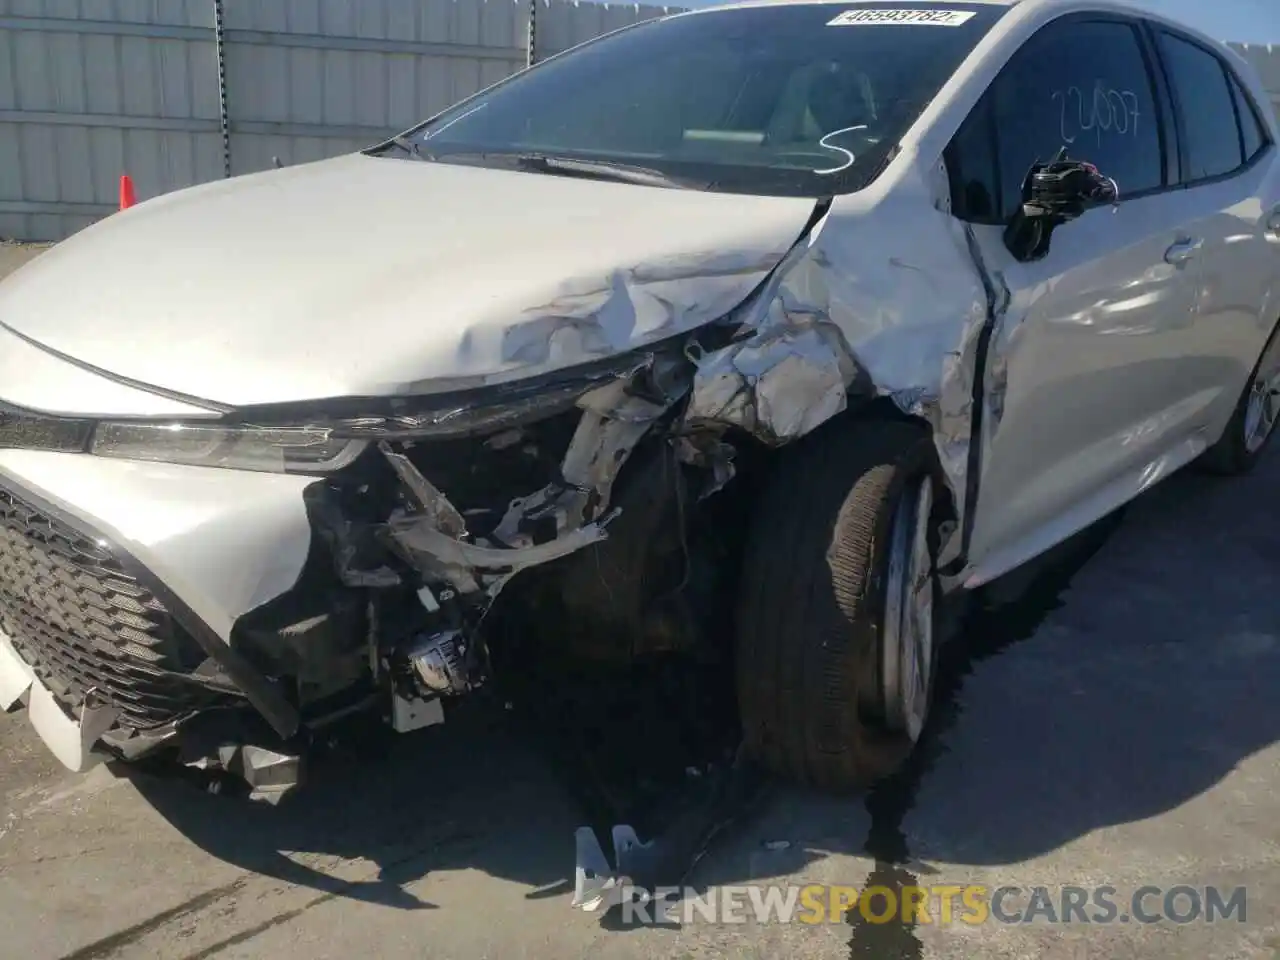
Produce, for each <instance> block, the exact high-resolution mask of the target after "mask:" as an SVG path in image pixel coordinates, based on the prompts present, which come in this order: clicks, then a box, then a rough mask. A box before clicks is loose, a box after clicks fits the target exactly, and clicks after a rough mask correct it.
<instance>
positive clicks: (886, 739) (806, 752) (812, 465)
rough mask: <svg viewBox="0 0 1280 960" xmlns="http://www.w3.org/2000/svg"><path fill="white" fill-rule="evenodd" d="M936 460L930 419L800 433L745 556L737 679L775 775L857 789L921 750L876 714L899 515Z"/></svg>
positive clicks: (852, 423) (772, 483) (751, 737)
mask: <svg viewBox="0 0 1280 960" xmlns="http://www.w3.org/2000/svg"><path fill="white" fill-rule="evenodd" d="M934 463H936V458H935V454H934V449H933V443H932V440H931V439H930V437H929V435H928V433H927V431H926V430H925V429H923V428H922V427H921V426H920V425H918V424H915V423H912V422H910V421H895V420H887V419H880V418H875V419H864V420H857V419H851V420H849V421H844V422H841V423H838V424H833V425H831V429H826V428H824V429H822V430H819V431H817V433H815V434H813V435H811V436H810V437H807V438H805V439H803V440H802V441H800V442H799V443H797V444H796V446H795V447H794V448H792V449H791V450H789V451H787V452H786V453H784V454H783V457H782V460H781V462H780V463H779V464H778V466H777V468H776V469H775V471H774V473H773V475H772V476H771V477H770V478H769V481H768V482H767V484H766V485H765V488H764V490H763V493H762V496H761V497H760V499H759V501H758V503H757V507H756V511H755V515H754V517H753V520H752V527H751V530H750V531H749V533H748V542H747V548H746V553H745V557H744V567H743V579H742V585H741V592H740V598H739V605H738V612H737V614H738V648H737V654H738V656H737V688H738V699H739V709H740V712H741V717H742V723H743V733H744V739H745V743H746V746H747V749H748V750H749V751H750V753H751V754H752V755H753V756H754V757H755V758H756V759H757V761H758V762H760V763H761V764H762V765H764V766H765V767H767V768H768V769H770V770H771V771H772V772H774V773H776V774H779V775H781V776H784V777H786V778H788V779H790V780H793V781H797V782H799V783H802V784H807V785H812V786H817V787H821V788H824V789H832V790H845V789H856V788H858V787H862V786H865V785H867V784H869V783H872V782H874V781H875V780H878V779H881V778H882V777H884V776H887V775H888V774H889V773H891V772H893V771H894V770H895V769H897V767H898V766H900V765H901V763H902V761H903V760H904V759H905V758H906V756H907V754H908V753H909V752H910V750H911V743H910V741H909V740H908V739H907V738H906V737H905V736H902V735H897V734H891V733H888V732H886V731H884V729H883V728H882V727H880V726H878V725H877V724H876V722H875V720H874V717H868V713H874V712H875V711H876V710H878V708H879V706H880V704H879V695H878V684H877V682H876V680H875V677H876V676H878V657H879V637H880V622H881V619H882V617H883V611H884V571H885V565H886V562H887V557H888V546H889V536H890V531H891V529H892V522H893V517H894V513H895V510H896V507H897V503H898V500H899V498H900V496H901V495H902V493H903V492H904V490H905V489H906V488H907V485H908V483H909V482H911V481H914V480H916V479H918V478H919V477H921V476H922V475H928V473H929V471H930V470H931V468H932V465H933V464H934ZM872 691H876V692H875V693H872ZM870 697H873V698H874V703H871V704H868V703H867V702H866V701H867V699H868V698H870ZM868 708H870V710H869V709H868Z"/></svg>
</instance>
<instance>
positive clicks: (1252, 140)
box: [1231, 76, 1267, 163]
mask: <svg viewBox="0 0 1280 960" xmlns="http://www.w3.org/2000/svg"><path fill="white" fill-rule="evenodd" d="M1231 93H1232V94H1233V95H1234V96H1235V98H1236V109H1237V111H1238V112H1239V115H1240V133H1241V135H1242V136H1243V139H1244V162H1245V163H1248V162H1249V161H1250V160H1252V159H1253V158H1254V157H1256V156H1257V155H1258V154H1259V152H1261V150H1262V148H1263V146H1265V145H1266V142H1267V138H1266V135H1265V134H1264V133H1263V132H1262V123H1261V121H1259V120H1258V112H1257V111H1256V110H1255V109H1254V107H1253V101H1252V100H1251V99H1250V98H1249V95H1248V94H1247V93H1245V92H1244V87H1242V86H1241V85H1240V79H1239V78H1238V77H1235V76H1232V77H1231Z"/></svg>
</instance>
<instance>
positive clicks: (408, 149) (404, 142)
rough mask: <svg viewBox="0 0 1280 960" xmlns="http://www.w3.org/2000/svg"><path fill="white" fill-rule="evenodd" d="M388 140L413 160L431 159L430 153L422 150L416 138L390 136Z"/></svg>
mask: <svg viewBox="0 0 1280 960" xmlns="http://www.w3.org/2000/svg"><path fill="white" fill-rule="evenodd" d="M389 142H390V143H394V144H395V145H396V146H397V147H399V148H400V149H401V150H403V151H404V152H405V153H407V154H409V156H411V157H413V159H415V160H426V161H428V162H429V161H430V160H431V157H430V155H428V154H425V153H423V152H422V148H421V147H419V146H418V143H417V141H416V140H410V139H409V138H408V137H392V138H391V140H390V141H389Z"/></svg>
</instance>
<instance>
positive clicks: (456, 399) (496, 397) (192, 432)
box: [0, 340, 682, 474]
mask: <svg viewBox="0 0 1280 960" xmlns="http://www.w3.org/2000/svg"><path fill="white" fill-rule="evenodd" d="M680 343H681V341H677V340H672V341H668V342H666V343H664V344H657V345H654V346H653V347H650V348H648V349H646V350H640V351H635V352H633V353H630V354H626V355H623V356H619V357H613V358H610V359H608V360H605V361H601V362H598V363H594V364H590V365H585V366H581V367H577V368H573V369H569V370H563V371H558V372H556V373H554V374H549V375H547V376H544V377H537V378H532V379H529V380H526V381H518V382H516V383H512V384H506V385H501V386H490V387H487V388H483V389H479V390H476V389H470V390H459V391H456V392H451V393H441V394H435V395H425V396H416V397H391V398H385V397H384V398H358V397H353V398H343V399H338V400H328V401H324V402H322V403H320V404H314V403H300V404H282V405H279V406H273V407H258V408H253V409H241V410H238V411H236V413H235V415H234V416H235V421H234V422H226V421H221V422H210V423H151V422H145V421H133V422H129V421H104V422H98V423H95V424H92V432H91V434H90V436H89V439H88V442H87V444H86V445H85V449H87V450H88V452H89V453H92V454H96V455H97V456H102V457H115V458H119V459H124V460H150V461H158V462H162V463H177V464H186V465H189V466H200V467H224V468H227V469H232V470H256V471H263V472H269V473H316V474H320V473H331V472H334V471H337V470H341V469H342V468H343V467H345V466H347V465H348V464H350V463H351V462H352V461H354V460H355V459H356V458H357V457H358V456H359V455H360V453H361V452H362V451H363V450H364V449H365V447H366V446H367V445H368V444H369V443H370V442H376V441H379V440H432V439H440V440H445V439H450V438H457V437H465V436H483V435H489V434H495V433H499V432H502V431H504V430H507V429H510V428H513V427H519V426H524V425H526V424H529V423H533V422H536V421H540V420H545V419H548V418H550V417H553V416H555V415H557V414H560V413H564V412H566V411H568V410H570V409H572V408H573V407H574V406H575V405H577V404H578V402H579V401H580V400H581V399H582V397H583V396H584V395H585V394H587V393H589V392H590V391H591V390H592V389H593V388H595V387H598V386H601V385H602V384H605V383H610V382H613V381H615V380H617V379H618V378H620V377H626V378H628V379H629V381H630V383H631V388H632V389H633V390H634V391H636V393H637V395H638V396H641V397H646V396H649V395H650V394H652V395H653V396H654V397H656V398H658V399H660V400H662V401H663V402H665V399H664V398H665V394H666V392H667V390H668V389H670V385H669V384H667V383H666V382H665V380H666V377H665V376H664V375H663V374H662V373H660V372H659V371H660V370H665V371H667V372H668V373H669V372H670V370H669V369H668V368H669V365H666V366H663V365H657V366H655V360H656V358H657V357H658V356H664V355H670V356H673V357H676V358H680V357H681V356H682V354H681V352H680ZM82 423H83V424H84V425H85V426H86V427H88V426H89V422H88V421H83V422H82ZM4 445H5V444H4V443H3V439H2V438H0V446H4Z"/></svg>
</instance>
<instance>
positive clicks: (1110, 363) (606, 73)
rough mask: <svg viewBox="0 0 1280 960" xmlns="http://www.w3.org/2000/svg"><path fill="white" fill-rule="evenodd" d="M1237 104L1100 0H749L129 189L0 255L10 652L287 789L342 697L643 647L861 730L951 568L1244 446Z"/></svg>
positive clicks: (754, 726)
mask: <svg viewBox="0 0 1280 960" xmlns="http://www.w3.org/2000/svg"><path fill="white" fill-rule="evenodd" d="M1264 103H1266V97H1265V94H1264V92H1263V90H1262V88H1261V85H1260V83H1259V81H1258V79H1257V78H1256V76H1255V75H1254V74H1253V73H1252V72H1251V70H1250V68H1249V67H1248V66H1247V64H1246V63H1245V62H1244V61H1243V60H1241V59H1240V58H1239V57H1238V56H1237V55H1236V54H1235V53H1233V52H1232V51H1231V50H1230V49H1229V48H1227V47H1224V46H1222V45H1219V44H1218V43H1215V42H1213V41H1211V40H1210V39H1208V38H1207V37H1205V36H1202V35H1201V34H1199V33H1197V32H1195V31H1193V30H1189V29H1186V28H1184V27H1181V26H1179V25H1178V24H1176V23H1174V22H1172V21H1170V20H1167V19H1165V18H1163V17H1161V16H1156V15H1152V14H1145V13H1139V12H1136V11H1135V10H1133V9H1131V8H1129V7H1127V6H1123V5H1120V4H1117V3H1113V2H1110V0H1056V2H1053V0H1024V2H1014V0H1007V2H1006V0H929V2H915V0H898V2H892V3H889V2H864V0H849V2H840V3H837V2H789V3H773V2H757V3H746V4H740V5H735V6H731V7H724V8H717V9H712V10H705V11H699V12H692V13H682V14H679V15H673V16H668V17H664V18H661V19H659V20H655V21H650V22H646V23H643V24H640V25H637V26H634V27H629V28H626V29H624V30H620V31H618V32H615V33H612V34H610V35H608V36H606V37H604V38H601V39H598V40H595V41H592V42H590V43H587V44H584V45H582V46H579V47H577V48H575V49H573V50H570V51H569V52H567V53H565V54H562V55H560V56H557V57H554V58H552V59H549V60H547V61H546V62H544V63H541V64H539V65H537V66H536V67H534V68H533V69H531V70H528V71H525V72H522V73H520V74H517V75H516V76H514V77H511V78H509V79H507V80H505V81H503V82H501V83H499V84H497V85H495V86H493V87H491V88H489V89H488V90H485V91H483V92H481V93H479V94H477V95H476V96H474V97H472V98H470V99H468V100H466V101H464V102H462V103H460V104H458V105H457V106H455V107H453V108H452V109H450V110H448V111H446V112H445V113H443V114H441V115H440V116H437V117H435V118H433V119H431V120H429V121H427V122H426V123H424V124H422V125H421V126H419V127H417V128H415V129H413V130H410V131H408V132H406V133H405V134H403V135H402V136H400V137H396V138H394V139H392V140H391V141H388V142H387V143H384V144H381V145H380V146H378V147H375V148H372V149H370V150H368V151H365V152H363V153H361V154H359V155H354V156H346V157H342V158H338V159H333V160H328V161H324V162H319V163H313V164H307V165H303V166H297V167H292V168H286V169H283V170H278V171H271V172H267V173H263V174H257V175H253V176H247V177H240V178H235V179H232V180H229V181H224V182H219V183H214V184H208V185H205V186H200V187H196V188H193V189H189V190H184V191H180V192H176V193H172V194H169V195H167V196H164V197H161V198H159V199H156V200H153V201H150V202H147V203H143V204H141V205H140V206H138V207H136V208H133V209H130V210H128V211H126V212H123V213H121V214H118V215H115V216H112V217H110V218H108V219H107V220H105V221H103V222H101V223H99V224H97V225H95V226H93V227H91V228H90V229H87V230H85V231H83V232H82V233H80V234H78V235H77V236H75V237H73V238H72V239H70V240H68V241H66V242H65V243H63V244H61V245H60V246H58V247H56V248H54V249H53V250H52V251H51V252H49V253H47V254H45V255H44V256H42V257H41V258H39V259H37V260H35V261H34V262H33V263H31V264H30V265H28V266H26V267H25V268H23V269H22V270H20V271H18V272H17V273H16V274H14V275H13V276H12V277H10V278H9V279H8V280H6V281H5V282H4V283H3V284H0V401H3V404H4V408H3V414H2V418H0V448H2V449H0V514H2V515H3V519H4V523H3V535H2V537H0V629H2V630H3V638H2V639H3V645H2V646H0V701H2V702H3V704H4V706H5V707H10V706H12V705H14V704H15V703H17V702H18V701H19V700H22V701H23V702H25V703H26V705H27V709H28V712H29V714H30V718H31V721H32V722H33V723H34V725H35V727H36V729H37V730H38V731H39V732H40V734H41V735H42V736H43V737H44V739H45V740H46V741H47V743H48V744H49V746H50V747H51V748H52V749H53V750H54V751H55V752H56V753H57V755H58V756H59V757H60V758H61V759H62V760H63V761H64V762H65V763H66V764H67V765H68V766H70V767H72V768H73V769H80V768H83V767H84V766H85V765H87V764H88V763H90V762H91V761H92V760H93V759H94V757H95V756H98V755H102V754H104V753H107V754H115V755H117V756H120V757H124V758H136V757H139V756H142V755H144V754H146V753H149V752H153V751H157V750H162V749H169V748H173V747H183V748H184V750H185V753H184V754H183V757H184V759H187V760H197V761H201V762H205V763H213V764H222V765H223V766H226V767H230V768H234V769H236V770H238V771H240V772H242V773H243V774H244V775H245V776H246V777H247V778H248V779H249V780H250V781H251V782H255V783H256V784H257V785H258V786H260V787H261V786H276V787H279V786H281V785H282V784H285V782H286V781H287V780H288V775H287V774H286V775H282V774H280V772H279V771H280V769H281V766H282V765H284V766H285V767H287V766H288V760H289V758H290V757H292V756H294V754H295V752H296V749H297V745H298V744H300V743H302V742H303V741H305V739H306V738H305V734H306V733H307V732H308V731H310V730H314V729H316V728H318V727H320V726H322V725H323V724H325V723H326V722H327V721H328V720H330V719H331V718H333V717H334V716H337V715H340V714H343V713H346V712H350V711H352V710H361V709H369V710H374V709H381V710H383V711H384V712H385V715H386V717H387V719H388V722H389V723H391V724H393V725H394V726H395V727H396V728H397V729H401V730H407V729H413V728H416V727H419V726H422V725H425V724H429V723H433V722H437V721H439V720H440V719H441V718H442V717H443V716H444V710H443V706H442V704H444V703H447V702H448V701H449V700H450V699H451V698H454V697H458V696H461V695H463V694H465V693H467V692H468V691H470V690H472V689H473V688H475V687H477V686H479V685H480V684H482V683H484V682H486V680H489V681H493V680H500V679H501V676H500V675H501V672H502V670H503V669H507V668H509V665H510V664H512V663H520V662H536V661H537V660H538V658H542V657H545V658H547V661H548V662H552V661H554V662H571V661H579V660H582V661H605V662H607V663H611V664H614V665H617V664H622V665H627V664H632V663H639V662H644V661H648V660H652V659H654V658H665V659H667V660H673V661H674V662H685V661H686V660H687V662H689V663H694V662H697V663H703V664H705V663H708V662H709V663H712V664H719V665H720V666H719V668H720V669H723V670H725V671H736V676H737V690H738V700H739V710H740V715H741V724H742V728H743V733H744V738H745V742H746V744H747V745H748V747H749V748H750V750H751V752H752V753H753V754H754V755H755V756H756V757H757V758H759V759H760V760H761V761H763V762H764V763H765V764H766V765H767V766H768V767H770V768H772V769H773V770H775V771H777V772H780V773H783V774H785V775H790V776H792V777H795V778H797V779H799V780H803V781H807V782H812V783H817V784H822V785H829V786H833V787H843V786H847V785H850V784H859V783H865V782H867V781H869V780H873V779H875V778H877V777H879V776H882V775H884V774H885V773H887V772H888V771H890V770H892V769H893V768H894V767H895V766H896V765H897V764H899V763H900V762H901V760H902V759H903V757H904V756H905V755H906V754H907V753H908V752H909V750H910V749H911V747H912V745H913V744H914V743H915V741H916V740H917V738H918V737H919V736H920V732H921V729H922V727H923V726H924V724H925V720H926V716H927V710H928V703H929V698H930V694H931V688H932V680H933V673H934V664H935V662H936V648H937V646H938V644H937V643H936V642H935V640H938V639H940V638H941V636H942V634H943V629H942V628H943V625H944V621H945V620H946V618H945V617H944V612H946V613H947V614H948V615H949V614H950V612H951V611H952V610H953V609H955V604H953V603H952V601H958V600H963V598H964V597H965V595H966V594H967V592H968V591H971V590H973V589H974V588H975V587H978V586H980V585H981V584H984V583H986V582H987V581H989V580H991V579H992V578H993V577H997V576H999V575H1001V574H1003V573H1005V572H1006V571H1009V570H1011V569H1013V568H1015V567H1018V566H1020V565H1022V564H1024V563H1026V562H1027V561H1028V560H1030V559H1032V558H1034V557H1036V556H1037V555H1039V554H1042V553H1043V552H1044V551H1046V550H1047V549H1049V548H1050V547H1052V546H1053V545H1054V544H1056V543H1058V542H1060V541H1062V540H1064V539H1065V538H1067V537H1068V536H1070V535H1071V534H1073V533H1074V532H1076V531H1078V530H1080V529H1082V528H1083V527H1085V526H1086V525H1088V524H1090V523H1092V522H1093V521H1095V520H1097V519H1099V518H1100V517H1102V516H1104V515H1106V514H1107V513H1109V512H1111V511H1113V510H1115V509H1116V508H1118V507H1120V506H1121V505H1123V504H1124V503H1125V502H1127V501H1129V500H1130V499H1132V498H1133V497H1135V496H1137V495H1138V494H1140V493H1141V492H1142V491H1143V490H1145V489H1147V488H1148V487H1150V486H1151V485H1153V484H1155V483H1157V482H1158V481H1160V480H1161V479H1163V478H1165V477H1167V476H1169V475H1170V474H1171V473H1173V472H1174V471H1176V470H1178V469H1179V468H1181V467H1183V466H1184V465H1186V464H1189V463H1192V462H1193V461H1199V462H1201V463H1203V464H1204V465H1206V466H1208V467H1211V468H1213V469H1215V470H1218V471H1221V472H1224V473H1238V472H1241V471H1244V470H1247V469H1249V468H1250V467H1251V466H1252V465H1253V464H1254V463H1255V462H1256V461H1257V459H1258V457H1259V456H1260V454H1261V452H1262V450H1263V447H1264V445H1265V444H1266V442H1267V439H1268V437H1269V436H1270V434H1271V431H1272V428H1273V426H1274V424H1275V421H1276V412H1277V406H1276V405H1277V389H1278V381H1277V371H1278V370H1280V345H1277V342H1276V336H1275V330H1276V325H1277V321H1278V320H1280V159H1278V154H1277V147H1276V144H1277V138H1278V135H1280V131H1278V130H1277V127H1276V121H1275V118H1274V117H1273V116H1271V115H1270V114H1269V113H1268V112H1267V111H1266V110H1264V109H1263V106H1262V105H1263V104H1264ZM500 591H501V592H500ZM944 601H945V602H944ZM512 624H515V625H516V628H514V629H513V628H512ZM498 625H505V626H504V629H501V630H500V629H497V627H498ZM515 647H519V648H520V651H519V656H517V653H516V651H515ZM520 657H525V658H528V657H532V658H533V661H529V660H528V659H525V660H523V661H522V660H520ZM566 658H567V659H566ZM504 664H506V665H508V666H507V667H504ZM495 672H496V675H495Z"/></svg>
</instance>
